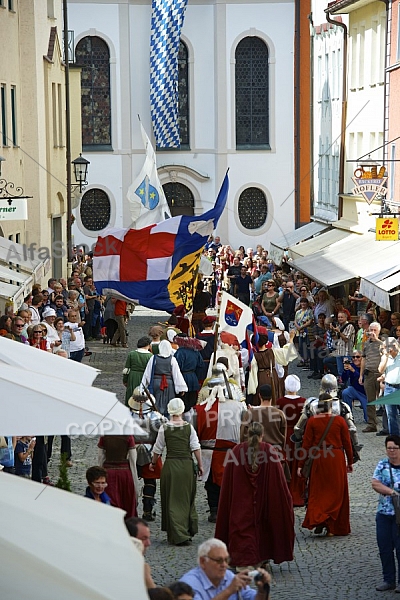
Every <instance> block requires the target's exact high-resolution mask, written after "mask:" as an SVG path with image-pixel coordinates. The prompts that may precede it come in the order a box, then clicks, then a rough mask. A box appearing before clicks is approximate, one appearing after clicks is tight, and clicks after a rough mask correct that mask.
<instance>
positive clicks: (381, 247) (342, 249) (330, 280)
mask: <svg viewBox="0 0 400 600" xmlns="http://www.w3.org/2000/svg"><path fill="white" fill-rule="evenodd" d="M399 256H400V241H398V240H397V241H393V242H386V241H384V242H377V241H376V240H375V234H373V233H365V234H363V235H360V234H357V233H352V234H350V235H349V236H347V237H346V238H344V239H343V240H341V241H339V242H336V243H335V244H332V245H331V246H329V247H327V248H324V249H322V250H320V251H319V252H316V253H315V254H312V255H309V256H305V257H303V258H299V259H296V260H294V261H293V263H292V264H293V265H294V266H295V267H296V269H298V270H299V271H301V272H302V273H304V274H305V275H308V276H309V277H311V278H312V279H315V280H316V281H318V282H319V283H322V284H323V285H325V286H328V287H329V286H331V287H332V286H335V285H338V284H339V283H343V282H345V281H349V280H350V279H354V278H356V277H362V278H364V279H368V278H369V277H371V276H372V275H373V274H376V273H379V272H382V269H383V267H384V268H385V269H386V270H388V269H389V270H390V269H393V268H394V267H396V266H397V267H398V264H399ZM392 272H393V271H392Z"/></svg>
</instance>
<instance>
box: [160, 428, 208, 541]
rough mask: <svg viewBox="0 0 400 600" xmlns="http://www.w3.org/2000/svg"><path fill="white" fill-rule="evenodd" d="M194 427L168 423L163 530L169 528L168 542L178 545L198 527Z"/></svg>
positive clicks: (163, 472)
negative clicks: (191, 440) (191, 437)
mask: <svg viewBox="0 0 400 600" xmlns="http://www.w3.org/2000/svg"><path fill="white" fill-rule="evenodd" d="M191 429H192V428H191V425H189V424H188V423H185V425H183V426H179V427H176V426H174V425H170V424H166V425H164V437H165V445H166V448H167V457H166V459H165V462H164V465H163V468H162V471H161V481H160V492H161V530H162V531H166V532H167V538H168V542H169V543H170V544H175V545H176V544H182V543H183V542H186V541H188V540H190V539H191V538H192V537H193V536H194V535H195V534H196V533H197V531H198V518H197V512H196V507H195V498H196V474H195V470H194V462H193V459H192V450H191V449H190V436H191ZM199 447H200V445H198V446H197V448H199ZM197 448H193V449H197Z"/></svg>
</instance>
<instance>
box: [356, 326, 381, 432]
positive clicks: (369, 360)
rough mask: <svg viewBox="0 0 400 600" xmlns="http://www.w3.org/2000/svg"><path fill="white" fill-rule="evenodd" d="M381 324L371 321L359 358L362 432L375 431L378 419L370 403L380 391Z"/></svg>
mask: <svg viewBox="0 0 400 600" xmlns="http://www.w3.org/2000/svg"><path fill="white" fill-rule="evenodd" d="M380 332H381V326H380V324H379V323H378V322H377V321H373V322H372V323H371V325H370V326H369V328H368V332H367V341H366V342H365V344H364V353H363V357H362V359H361V368H360V378H359V380H358V382H359V384H360V385H362V384H364V388H365V395H366V396H367V401H368V405H367V416H368V421H367V427H366V428H365V429H363V433H374V432H375V433H376V431H377V429H378V421H377V418H376V409H375V405H374V404H373V405H371V404H370V402H373V401H374V400H376V399H377V397H378V396H379V392H380V384H379V381H378V379H379V377H380V375H381V374H380V373H379V365H380V362H381V356H382V346H383V345H384V343H383V342H381V340H380V339H379V334H380Z"/></svg>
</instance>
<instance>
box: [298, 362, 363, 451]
mask: <svg viewBox="0 0 400 600" xmlns="http://www.w3.org/2000/svg"><path fill="white" fill-rule="evenodd" d="M324 393H327V394H329V395H330V396H331V398H332V415H340V416H341V417H343V418H344V420H345V421H346V423H347V427H348V428H349V433H350V438H351V442H352V446H353V451H355V452H354V454H355V456H358V452H359V451H360V450H361V448H362V445H360V444H359V442H358V434H357V428H356V425H355V423H354V417H353V413H352V412H351V408H350V406H349V405H348V404H346V403H345V402H343V401H342V400H340V399H339V398H338V397H337V393H338V384H337V379H336V377H335V376H334V375H332V374H331V373H329V374H328V375H324V377H323V378H322V379H321V389H320V394H324ZM318 403H319V400H318V398H315V397H313V396H311V397H310V398H307V400H306V401H305V403H304V406H303V410H302V412H301V415H300V419H299V420H298V421H297V423H296V425H295V427H294V434H293V436H292V440H293V441H294V442H295V443H296V444H299V445H300V444H301V442H302V440H303V435H304V431H305V428H306V425H307V421H308V419H309V418H310V417H312V416H315V415H316V414H317V413H318Z"/></svg>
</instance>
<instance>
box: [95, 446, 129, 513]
mask: <svg viewBox="0 0 400 600" xmlns="http://www.w3.org/2000/svg"><path fill="white" fill-rule="evenodd" d="M98 446H99V466H101V467H104V468H105V469H106V471H107V484H108V488H107V494H108V495H109V496H110V498H111V504H112V505H113V506H117V507H118V508H122V510H125V511H126V518H127V519H128V518H129V517H137V509H136V493H135V484H134V479H133V474H135V472H136V449H135V440H134V438H133V436H132V435H105V436H102V437H101V438H100V439H99V444H98Z"/></svg>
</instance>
